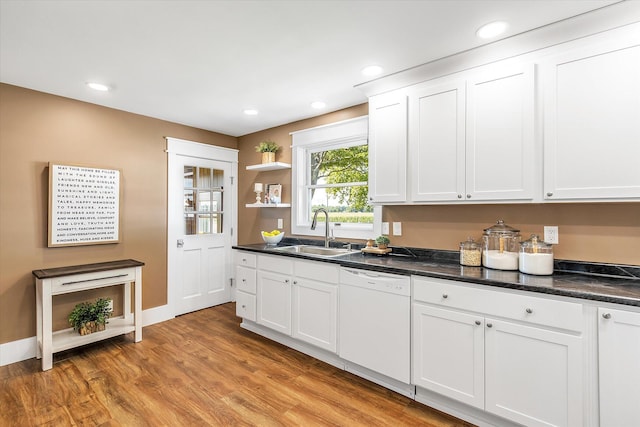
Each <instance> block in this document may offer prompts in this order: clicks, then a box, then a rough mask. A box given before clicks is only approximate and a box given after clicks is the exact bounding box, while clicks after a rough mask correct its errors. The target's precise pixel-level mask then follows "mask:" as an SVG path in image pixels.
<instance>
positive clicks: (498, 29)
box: [476, 21, 508, 39]
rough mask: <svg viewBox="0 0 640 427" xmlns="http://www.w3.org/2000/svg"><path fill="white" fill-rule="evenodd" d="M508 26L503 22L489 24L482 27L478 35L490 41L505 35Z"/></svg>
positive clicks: (477, 32)
mask: <svg viewBox="0 0 640 427" xmlns="http://www.w3.org/2000/svg"><path fill="white" fill-rule="evenodd" d="M507 26H508V25H507V23H506V22H503V21H495V22H489V23H488V24H486V25H483V26H482V27H480V28H479V29H478V31H476V35H477V36H478V37H480V38H481V39H490V38H492V37H496V36H499V35H500V34H502V33H504V32H505V31H506V29H507Z"/></svg>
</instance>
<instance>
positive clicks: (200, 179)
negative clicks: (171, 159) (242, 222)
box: [184, 166, 224, 234]
mask: <svg viewBox="0 0 640 427" xmlns="http://www.w3.org/2000/svg"><path fill="white" fill-rule="evenodd" d="M223 182H224V171H221V170H217V169H211V168H203V167H198V166H185V167H184V234H217V233H222V192H223V191H224V189H223Z"/></svg>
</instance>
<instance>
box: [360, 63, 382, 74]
mask: <svg viewBox="0 0 640 427" xmlns="http://www.w3.org/2000/svg"><path fill="white" fill-rule="evenodd" d="M362 74H363V75H365V76H367V77H373V76H377V75H380V74H382V67H380V66H379V65H369V66H368V67H364V68H363V69H362Z"/></svg>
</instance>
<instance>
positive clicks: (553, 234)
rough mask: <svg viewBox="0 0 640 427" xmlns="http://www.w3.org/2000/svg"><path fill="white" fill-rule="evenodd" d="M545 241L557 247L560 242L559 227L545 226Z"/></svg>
mask: <svg viewBox="0 0 640 427" xmlns="http://www.w3.org/2000/svg"><path fill="white" fill-rule="evenodd" d="M544 241H545V242H546V243H551V244H552V245H557V244H558V242H559V237H558V226H557V225H545V226H544Z"/></svg>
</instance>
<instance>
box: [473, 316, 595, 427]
mask: <svg viewBox="0 0 640 427" xmlns="http://www.w3.org/2000/svg"><path fill="white" fill-rule="evenodd" d="M485 410H486V411H488V412H491V413H493V414H496V415H500V416H502V417H504V418H507V419H510V420H513V421H516V422H519V423H522V424H524V425H527V426H580V425H583V424H582V412H583V411H582V343H581V339H580V337H578V336H574V335H570V334H566V333H559V332H555V331H551V330H547V329H544V328H539V327H532V326H524V325H519V324H515V323H511V322H506V321H502V320H495V319H490V318H486V319H485Z"/></svg>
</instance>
